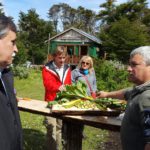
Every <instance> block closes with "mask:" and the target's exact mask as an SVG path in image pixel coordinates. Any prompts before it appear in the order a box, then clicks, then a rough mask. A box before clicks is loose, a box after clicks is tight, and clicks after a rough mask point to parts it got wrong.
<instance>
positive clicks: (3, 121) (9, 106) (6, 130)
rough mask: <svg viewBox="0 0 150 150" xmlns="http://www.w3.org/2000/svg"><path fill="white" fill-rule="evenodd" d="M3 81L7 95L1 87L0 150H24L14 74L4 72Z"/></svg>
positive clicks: (6, 70)
mask: <svg viewBox="0 0 150 150" xmlns="http://www.w3.org/2000/svg"><path fill="white" fill-rule="evenodd" d="M2 79H3V82H4V84H5V88H6V91H7V94H6V93H5V91H4V89H3V87H2V86H0V150H22V129H21V123H20V117H19V112H18V108H17V101H16V97H15V94H14V83H13V74H12V73H11V71H10V70H9V69H4V70H3V72H2ZM0 82H1V81H0Z"/></svg>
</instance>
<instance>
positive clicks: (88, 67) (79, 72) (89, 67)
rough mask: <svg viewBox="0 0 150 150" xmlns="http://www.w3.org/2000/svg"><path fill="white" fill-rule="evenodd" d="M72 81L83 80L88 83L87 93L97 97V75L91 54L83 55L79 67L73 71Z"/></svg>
mask: <svg viewBox="0 0 150 150" xmlns="http://www.w3.org/2000/svg"><path fill="white" fill-rule="evenodd" d="M71 79H72V82H73V83H74V82H77V81H78V80H80V81H83V82H84V83H85V84H86V85H87V94H88V95H89V96H93V97H94V98H95V97H96V90H97V86H96V76H95V71H94V68H93V60H92V58H91V57H90V56H83V57H82V58H81V60H80V62H79V64H78V67H77V68H76V69H74V70H73V71H72V73H71Z"/></svg>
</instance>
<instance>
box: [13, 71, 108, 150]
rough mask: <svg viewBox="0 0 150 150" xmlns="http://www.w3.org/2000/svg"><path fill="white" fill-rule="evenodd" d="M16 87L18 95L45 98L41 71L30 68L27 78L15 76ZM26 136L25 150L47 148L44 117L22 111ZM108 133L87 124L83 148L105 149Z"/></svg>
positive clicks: (24, 134) (86, 149) (43, 149)
mask: <svg viewBox="0 0 150 150" xmlns="http://www.w3.org/2000/svg"><path fill="white" fill-rule="evenodd" d="M15 88H16V90H17V96H18V97H28V98H32V99H37V100H43V97H44V88H43V83H42V77H41V71H38V70H34V71H33V70H30V75H29V77H28V78H27V79H19V78H17V77H15ZM20 115H21V122H22V127H23V136H24V149H25V150H45V141H46V137H45V136H46V129H45V126H44V125H43V119H44V117H43V116H41V115H35V114H31V113H26V112H20ZM107 134H108V132H107V131H105V130H100V129H97V128H93V127H89V126H85V128H84V136H85V137H84V139H83V148H82V149H83V150H103V146H102V143H103V142H104V141H105V140H106V135H107Z"/></svg>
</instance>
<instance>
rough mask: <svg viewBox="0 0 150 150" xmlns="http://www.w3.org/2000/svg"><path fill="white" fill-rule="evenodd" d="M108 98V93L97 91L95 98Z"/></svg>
mask: <svg viewBox="0 0 150 150" xmlns="http://www.w3.org/2000/svg"><path fill="white" fill-rule="evenodd" d="M107 96H108V92H104V91H99V92H97V93H96V97H97V98H106V97H107Z"/></svg>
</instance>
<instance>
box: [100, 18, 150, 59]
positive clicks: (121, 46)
mask: <svg viewBox="0 0 150 150" xmlns="http://www.w3.org/2000/svg"><path fill="white" fill-rule="evenodd" d="M100 39H101V41H102V46H103V50H105V51H107V53H108V54H109V57H110V58H111V59H112V58H117V59H119V60H122V61H126V60H127V58H128V57H129V53H130V51H131V50H133V49H134V48H136V47H139V46H141V45H149V43H150V40H149V34H148V33H147V27H146V26H145V25H144V24H142V23H141V22H139V21H133V22H131V21H129V20H128V19H127V18H122V19H121V20H119V21H117V22H114V23H112V24H111V27H110V28H109V29H107V30H106V29H104V28H101V33H100Z"/></svg>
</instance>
